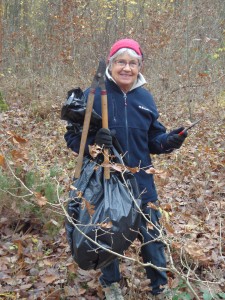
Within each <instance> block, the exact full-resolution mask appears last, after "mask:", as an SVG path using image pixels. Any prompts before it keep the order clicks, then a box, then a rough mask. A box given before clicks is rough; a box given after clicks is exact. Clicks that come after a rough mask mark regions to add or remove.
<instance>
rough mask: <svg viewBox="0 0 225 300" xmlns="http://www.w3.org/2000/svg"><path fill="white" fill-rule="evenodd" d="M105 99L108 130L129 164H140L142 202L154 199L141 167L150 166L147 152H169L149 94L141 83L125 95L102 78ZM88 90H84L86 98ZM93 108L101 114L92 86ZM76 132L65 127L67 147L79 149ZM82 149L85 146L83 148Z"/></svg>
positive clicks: (151, 184) (98, 93)
mask: <svg viewBox="0 0 225 300" xmlns="http://www.w3.org/2000/svg"><path fill="white" fill-rule="evenodd" d="M106 89H107V98H108V121H109V129H110V130H111V131H113V132H114V134H115V136H116V138H117V139H118V141H119V143H120V145H121V147H122V149H123V152H124V153H126V162H127V164H128V166H129V167H140V168H141V170H140V171H139V172H138V173H136V174H135V177H136V179H137V182H138V185H139V188H140V191H141V193H142V201H143V203H147V202H149V201H151V202H153V201H156V200H157V192H156V188H155V184H154V179H153V175H152V174H147V173H146V172H145V170H147V169H149V167H150V166H151V165H152V162H151V157H150V153H151V154H161V153H168V152H171V151H170V150H169V149H166V146H165V144H166V139H167V137H168V134H167V133H166V128H165V127H164V126H163V125H162V124H161V123H160V122H159V121H158V120H157V119H158V117H159V114H158V111H157V108H156V105H155V102H154V100H153V97H152V95H151V94H150V93H149V92H148V91H147V90H146V89H145V88H143V87H142V86H138V87H137V88H133V89H132V90H131V91H129V92H128V93H127V94H125V93H123V92H122V91H121V89H120V88H119V87H118V86H117V85H116V83H115V82H113V81H112V80H109V79H106ZM89 91H90V90H89V89H88V90H86V91H85V95H86V98H87V97H88V94H89ZM93 108H94V110H95V111H96V112H97V113H98V114H99V115H101V90H100V89H96V92H95V100H94V107H93ZM80 137H81V134H80V133H76V132H75V131H74V130H71V128H70V127H68V131H67V133H66V134H65V140H66V142H67V146H68V147H69V148H71V149H72V150H73V151H75V152H77V153H78V152H79V146H80ZM88 144H94V135H92V134H89V135H88V139H87V145H88ZM86 151H88V148H87V147H86Z"/></svg>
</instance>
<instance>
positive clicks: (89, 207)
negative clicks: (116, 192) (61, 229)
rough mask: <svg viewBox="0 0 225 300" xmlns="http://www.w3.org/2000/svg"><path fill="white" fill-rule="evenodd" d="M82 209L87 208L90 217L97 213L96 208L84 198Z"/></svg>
mask: <svg viewBox="0 0 225 300" xmlns="http://www.w3.org/2000/svg"><path fill="white" fill-rule="evenodd" d="M81 208H82V209H84V208H86V209H87V211H88V213H89V215H90V216H93V214H94V213H95V210H94V208H95V206H94V205H93V204H91V203H90V202H88V201H87V200H86V199H84V198H82V203H81Z"/></svg>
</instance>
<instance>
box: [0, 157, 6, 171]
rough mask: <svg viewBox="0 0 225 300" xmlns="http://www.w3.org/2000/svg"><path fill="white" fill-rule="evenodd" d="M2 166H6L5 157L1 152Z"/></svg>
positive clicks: (0, 164) (0, 160) (0, 163)
mask: <svg viewBox="0 0 225 300" xmlns="http://www.w3.org/2000/svg"><path fill="white" fill-rule="evenodd" d="M0 166H2V167H3V168H5V167H6V163H5V157H4V156H3V155H1V154H0Z"/></svg>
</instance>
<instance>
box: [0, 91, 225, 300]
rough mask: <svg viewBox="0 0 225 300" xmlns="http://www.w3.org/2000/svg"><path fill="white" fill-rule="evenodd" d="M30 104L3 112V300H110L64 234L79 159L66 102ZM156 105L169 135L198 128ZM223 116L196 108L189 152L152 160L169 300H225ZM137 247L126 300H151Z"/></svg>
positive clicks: (20, 97) (124, 266)
mask: <svg viewBox="0 0 225 300" xmlns="http://www.w3.org/2000/svg"><path fill="white" fill-rule="evenodd" d="M52 95H53V92H52ZM28 98H29V97H27V96H26V94H21V93H18V94H17V97H16V101H14V102H11V103H9V108H8V109H7V110H5V111H2V112H1V113H0V122H1V124H2V125H1V128H0V141H1V142H0V195H1V197H0V211H1V218H0V228H1V241H0V253H1V258H0V290H1V292H0V299H89V300H95V299H103V292H102V289H101V287H100V284H99V282H98V276H99V274H100V272H99V271H98V270H97V271H94V270H93V271H84V270H81V269H79V268H78V267H77V265H76V264H75V263H74V262H73V260H72V258H71V254H70V250H69V247H68V244H67V241H66V236H65V229H64V211H63V210H62V207H61V203H62V202H63V201H64V200H65V199H67V197H68V192H69V190H70V185H71V180H72V177H73V173H74V169H75V164H76V156H75V155H74V154H73V153H72V151H70V150H69V149H67V148H66V144H65V141H64V138H63V134H64V132H65V126H66V124H65V122H64V121H62V120H60V109H61V106H62V104H63V101H64V99H61V98H60V97H58V98H57V97H56V98H54V97H53V96H52V97H50V99H51V100H49V99H47V98H46V97H42V95H41V96H40V97H39V99H36V101H34V100H32V99H31V98H29V99H28ZM53 98H54V99H53ZM158 106H159V110H160V111H163V113H162V114H161V117H160V120H161V121H162V122H163V123H164V124H165V125H166V126H167V127H168V130H169V129H172V128H177V127H180V126H181V125H183V126H188V125H189V124H190V123H191V121H190V120H189V115H188V110H187V108H186V105H184V103H183V102H180V103H176V105H174V103H173V102H172V101H171V103H170V102H168V103H167V106H166V107H167V109H166V111H164V109H163V104H162V103H158ZM224 108H225V104H224V103H223V102H221V103H219V106H218V105H217V106H216V105H214V103H213V102H210V101H208V102H204V103H195V104H194V108H193V109H194V111H193V116H192V117H193V118H194V119H195V120H196V119H201V122H200V123H199V124H198V125H197V126H196V127H194V128H193V129H192V130H190V132H189V135H188V138H187V139H186V141H185V144H184V146H183V147H182V148H181V149H179V150H177V151H174V152H173V153H172V154H169V155H160V156H153V161H154V167H155V173H156V174H155V180H156V184H157V188H158V193H159V201H160V203H161V206H160V209H161V212H162V220H161V221H162V224H163V226H164V228H165V229H166V232H167V235H166V236H164V239H165V241H166V242H167V245H168V247H167V248H166V253H167V257H168V272H167V273H168V278H169V288H170V289H171V291H172V296H170V298H168V299H173V300H176V299H204V300H210V299H225V294H224V292H223V291H224V290H225V278H224V268H225V261H224V258H225V249H224V238H225V236H224V217H225V213H224V212H225V204H224V196H225V190H224V187H225V186H224V179H225V178H224V174H225V172H224V163H225V158H224V148H225V143H224V137H225V136H224V132H225V131H224V129H225V128H224V116H223V115H222V114H221V111H222V110H224ZM192 121H193V120H192ZM139 246H140V244H139V242H137V241H135V242H134V243H133V245H132V246H131V247H130V248H129V249H128V250H127V251H126V253H125V255H126V257H127V259H126V258H121V272H122V275H123V281H122V282H121V287H122V290H123V293H124V295H125V299H147V294H148V292H149V288H148V283H149V282H148V281H147V280H146V275H145V271H144V268H143V266H142V265H141V264H139V263H137V262H135V260H137V255H138V254H137V248H138V247H139ZM128 258H132V259H134V260H129V259H128ZM139 261H141V258H139Z"/></svg>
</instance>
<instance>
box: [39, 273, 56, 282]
mask: <svg viewBox="0 0 225 300" xmlns="http://www.w3.org/2000/svg"><path fill="white" fill-rule="evenodd" d="M57 279H59V276H58V275H54V274H50V275H45V276H41V280H42V281H43V282H45V283H47V284H50V283H52V282H54V281H56V280H57Z"/></svg>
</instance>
